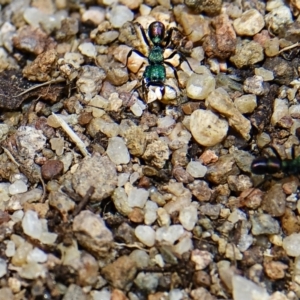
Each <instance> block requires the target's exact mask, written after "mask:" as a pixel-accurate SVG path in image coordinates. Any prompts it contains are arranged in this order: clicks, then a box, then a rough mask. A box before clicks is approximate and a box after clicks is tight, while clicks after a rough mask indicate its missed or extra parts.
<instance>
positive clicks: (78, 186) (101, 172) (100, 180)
mask: <svg viewBox="0 0 300 300" xmlns="http://www.w3.org/2000/svg"><path fill="white" fill-rule="evenodd" d="M117 183H118V177H117V172H116V166H115V164H114V163H113V162H111V160H110V159H109V158H108V157H105V156H104V157H101V155H100V154H98V153H95V155H94V156H93V157H85V158H84V159H83V160H82V161H81V163H80V164H79V166H78V168H77V170H76V172H75V173H74V174H73V177H72V185H73V188H74V189H75V191H76V193H77V194H79V195H80V196H81V197H84V196H85V195H86V193H87V191H88V189H89V188H90V187H91V186H93V187H94V188H95V191H94V193H93V194H92V195H91V201H101V200H103V199H105V198H107V197H109V196H110V195H112V193H113V191H114V189H115V188H116V186H117Z"/></svg>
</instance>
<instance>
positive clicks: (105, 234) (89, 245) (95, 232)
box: [73, 210, 113, 257]
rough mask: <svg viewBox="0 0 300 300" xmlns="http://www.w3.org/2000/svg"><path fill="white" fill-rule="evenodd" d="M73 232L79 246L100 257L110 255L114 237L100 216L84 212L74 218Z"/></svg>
mask: <svg viewBox="0 0 300 300" xmlns="http://www.w3.org/2000/svg"><path fill="white" fill-rule="evenodd" d="M73 231H74V232H75V236H76V238H77V240H78V242H79V244H80V245H81V246H82V247H83V248H85V249H87V250H90V251H91V252H92V253H94V254H95V255H97V256H98V257H105V256H107V255H109V254H110V249H111V247H112V242H113V236H112V233H111V232H110V230H109V229H108V228H107V227H106V226H105V223H104V221H103V220H102V218H100V216H99V215H95V214H93V213H92V212H91V211H87V210H84V211H82V212H80V214H79V215H78V216H76V217H75V218H74V222H73Z"/></svg>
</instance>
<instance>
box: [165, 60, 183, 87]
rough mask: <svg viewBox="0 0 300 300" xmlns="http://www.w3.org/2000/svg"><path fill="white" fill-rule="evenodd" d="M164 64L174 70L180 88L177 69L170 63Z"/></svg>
mask: <svg viewBox="0 0 300 300" xmlns="http://www.w3.org/2000/svg"><path fill="white" fill-rule="evenodd" d="M164 63H165V64H166V65H167V66H169V67H170V68H172V70H173V72H174V75H175V78H176V80H177V83H178V86H179V85H180V84H179V78H178V73H177V70H176V68H175V67H174V66H173V65H172V64H171V63H169V62H167V61H164Z"/></svg>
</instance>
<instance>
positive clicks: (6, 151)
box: [1, 146, 21, 168]
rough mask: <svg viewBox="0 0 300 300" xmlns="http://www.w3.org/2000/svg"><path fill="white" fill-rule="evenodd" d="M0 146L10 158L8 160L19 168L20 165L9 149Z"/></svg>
mask: <svg viewBox="0 0 300 300" xmlns="http://www.w3.org/2000/svg"><path fill="white" fill-rule="evenodd" d="M1 147H2V149H3V151H4V152H5V153H6V155H7V156H8V157H9V158H10V160H11V161H12V162H13V163H14V164H15V165H16V166H17V167H18V168H19V167H20V166H21V165H20V164H19V163H18V162H17V161H16V160H15V158H14V157H13V155H12V154H11V153H10V151H9V150H8V149H6V148H5V147H3V146H1Z"/></svg>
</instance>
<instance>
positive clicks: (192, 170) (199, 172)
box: [186, 161, 207, 178]
mask: <svg viewBox="0 0 300 300" xmlns="http://www.w3.org/2000/svg"><path fill="white" fill-rule="evenodd" d="M186 170H187V172H188V173H189V174H190V175H192V176H193V177H194V178H203V177H204V176H205V174H206V171H207V167H205V166H203V164H202V163H201V162H199V161H190V162H189V163H188V165H187V166H186Z"/></svg>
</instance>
